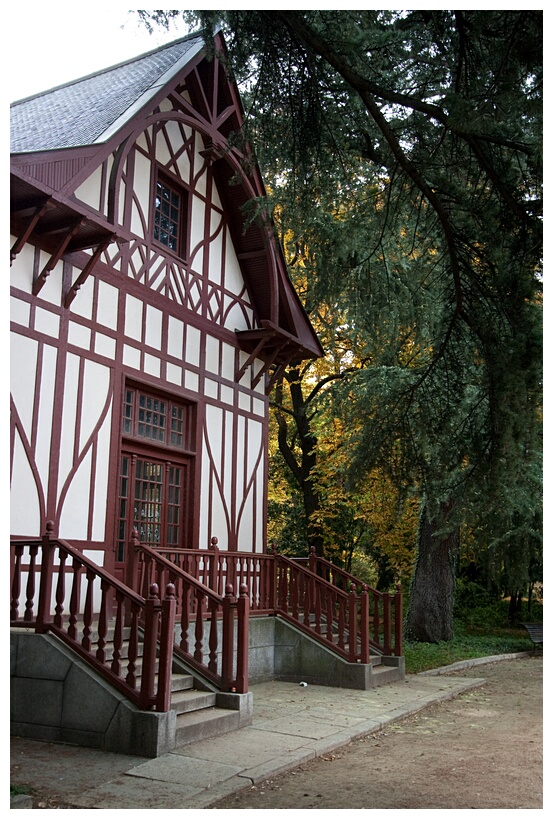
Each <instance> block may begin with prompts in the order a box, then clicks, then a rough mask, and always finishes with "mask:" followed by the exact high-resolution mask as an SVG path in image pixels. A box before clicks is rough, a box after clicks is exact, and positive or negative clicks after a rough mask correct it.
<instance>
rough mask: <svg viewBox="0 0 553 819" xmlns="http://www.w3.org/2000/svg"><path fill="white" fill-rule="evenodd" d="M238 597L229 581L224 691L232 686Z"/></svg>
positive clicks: (224, 608)
mask: <svg viewBox="0 0 553 819" xmlns="http://www.w3.org/2000/svg"><path fill="white" fill-rule="evenodd" d="M235 605H236V599H235V597H234V588H233V586H232V583H227V585H226V588H225V596H224V598H223V646H222V655H221V683H222V688H223V691H229V690H230V688H231V687H232V680H233V673H232V666H233V659H234V607H235Z"/></svg>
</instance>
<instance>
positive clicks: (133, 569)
mask: <svg viewBox="0 0 553 819" xmlns="http://www.w3.org/2000/svg"><path fill="white" fill-rule="evenodd" d="M139 549H140V540H139V539H138V531H137V530H136V529H133V530H132V532H131V537H130V540H129V552H128V555H127V569H126V573H125V583H126V584H127V586H129V587H130V588H131V589H132V590H133V591H135V592H138V593H140V589H139V587H138V583H139V579H138V560H139Z"/></svg>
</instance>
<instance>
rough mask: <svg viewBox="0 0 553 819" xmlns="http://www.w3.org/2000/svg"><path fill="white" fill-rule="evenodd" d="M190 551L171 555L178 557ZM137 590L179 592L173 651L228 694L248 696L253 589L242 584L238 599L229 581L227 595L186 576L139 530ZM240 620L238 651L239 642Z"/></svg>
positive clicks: (132, 553) (134, 548)
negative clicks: (164, 587)
mask: <svg viewBox="0 0 553 819" xmlns="http://www.w3.org/2000/svg"><path fill="white" fill-rule="evenodd" d="M183 551H184V550H171V552H170V554H171V555H173V556H175V555H177V554H178V553H181V554H182V552H183ZM128 571H129V577H130V578H132V582H133V586H134V587H135V588H137V589H143V588H147V587H148V586H150V585H151V584H152V583H157V584H158V585H162V584H165V583H170V584H171V585H172V586H174V588H175V596H176V601H177V618H178V622H177V628H176V632H175V639H174V643H173V650H174V652H175V654H176V655H177V656H180V657H181V658H182V659H183V660H184V661H185V662H186V663H188V664H189V665H190V666H191V667H192V668H193V669H195V670H196V671H198V672H199V673H201V674H202V675H203V676H204V677H206V678H207V679H208V680H209V681H210V682H212V683H213V684H214V685H216V686H217V687H218V688H219V689H221V690H222V691H234V692H236V693H239V694H244V693H246V692H247V691H248V629H249V613H250V601H249V590H248V588H247V586H246V585H245V584H241V585H240V590H239V595H238V597H235V595H234V586H233V584H231V583H229V582H227V583H226V586H225V593H224V595H221V594H218V593H217V592H216V591H214V590H213V589H212V588H210V587H209V586H208V585H207V584H206V583H205V582H201V581H200V580H199V579H198V578H196V577H194V576H193V575H192V574H190V573H188V572H187V571H185V570H184V569H183V568H182V567H181V565H179V563H178V562H176V561H172V560H170V559H168V558H167V557H165V556H164V554H162V553H161V552H160V551H158V550H157V549H152V548H150V547H149V546H146V545H144V544H141V543H140V542H139V540H138V533H137V532H136V530H134V531H133V535H132V537H131V549H130V550H129V562H128ZM235 620H236V652H235V646H234V640H235Z"/></svg>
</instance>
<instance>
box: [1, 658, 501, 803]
mask: <svg viewBox="0 0 553 819" xmlns="http://www.w3.org/2000/svg"><path fill="white" fill-rule="evenodd" d="M494 659H499V658H494ZM467 665H468V664H467ZM484 682H485V680H484V679H482V678H478V677H476V676H475V677H474V678H472V679H467V678H454V677H444V676H422V675H416V676H409V677H407V678H406V680H405V681H402V682H395V683H390V684H389V685H387V686H385V687H383V688H373V689H370V690H368V691H359V690H354V689H342V688H339V689H337V688H329V687H326V686H319V685H317V686H314V685H307V686H301V685H298V684H297V683H288V682H266V683H260V684H258V685H253V686H251V691H252V693H253V698H254V709H253V710H254V717H253V723H252V724H251V725H250V726H248V727H245V728H241V729H239V730H237V731H233V732H232V733H230V734H226V735H223V736H219V737H213V738H209V739H204V740H201V741H199V742H196V743H193V744H192V745H187V746H184V747H180V748H176V749H175V750H174V751H171V752H170V753H167V754H164V755H163V756H160V757H158V758H156V759H150V760H148V761H144V760H143V759H141V758H139V757H134V756H126V755H122V754H113V753H106V752H102V751H94V750H90V749H86V748H78V747H74V746H69V745H55V746H52V745H51V744H48V743H40V742H34V741H31V740H26V739H18V738H12V761H13V760H14V759H15V756H16V755H18V756H19V758H20V759H21V760H22V761H23V762H22V766H21V768H22V769H23V768H25V767H26V765H28V766H29V767H28V771H27V772H26V771H25V770H20V771H19V777H20V781H21V782H27V783H28V784H30V785H32V786H33V787H34V788H35V789H36V790H37V792H39V793H40V789H41V781H42V782H43V783H44V787H45V788H47V789H50V790H51V788H52V785H53V783H56V789H57V790H58V793H64V795H65V796H66V798H67V804H68V805H70V806H71V807H74V808H99V809H124V808H130V809H132V808H157V809H160V808H165V809H172V808H173V809H174V808H209V807H210V805H213V804H214V803H215V802H217V801H218V800H219V799H221V798H223V797H224V796H227V795H228V794H231V793H235V792H237V791H239V790H242V789H243V788H246V787H248V786H250V785H252V784H256V783H259V782H262V781H264V780H266V779H268V778H270V777H272V776H276V775H277V774H280V773H283V772H284V771H286V770H290V769H293V768H296V767H297V766H299V765H301V764H302V763H304V762H307V761H309V760H310V759H313V758H315V757H317V756H320V755H322V754H326V753H329V752H331V751H333V750H334V749H336V748H339V747H341V746H343V745H347V744H348V743H349V742H350V741H351V740H352V739H355V738H357V737H360V736H363V735H367V734H371V733H373V732H375V731H378V730H380V729H381V728H382V727H384V726H385V725H387V724H388V723H390V722H394V721H395V720H397V719H401V718H402V717H405V716H408V715H410V714H413V713H416V712H417V711H420V710H422V709H423V708H426V707H427V706H429V705H432V704H433V703H435V702H440V701H443V700H447V699H451V698H453V697H456V696H458V695H459V694H461V693H463V692H464V691H467V690H469V689H471V688H474V687H478V686H480V685H482V684H483V683H484ZM25 761H26V762H25ZM69 772H70V775H69ZM26 773H28V776H29V778H27V779H26V778H25V774H26ZM58 783H59V784H58ZM65 783H66V784H65ZM93 783H94V784H93ZM65 787H67V791H62V788H65Z"/></svg>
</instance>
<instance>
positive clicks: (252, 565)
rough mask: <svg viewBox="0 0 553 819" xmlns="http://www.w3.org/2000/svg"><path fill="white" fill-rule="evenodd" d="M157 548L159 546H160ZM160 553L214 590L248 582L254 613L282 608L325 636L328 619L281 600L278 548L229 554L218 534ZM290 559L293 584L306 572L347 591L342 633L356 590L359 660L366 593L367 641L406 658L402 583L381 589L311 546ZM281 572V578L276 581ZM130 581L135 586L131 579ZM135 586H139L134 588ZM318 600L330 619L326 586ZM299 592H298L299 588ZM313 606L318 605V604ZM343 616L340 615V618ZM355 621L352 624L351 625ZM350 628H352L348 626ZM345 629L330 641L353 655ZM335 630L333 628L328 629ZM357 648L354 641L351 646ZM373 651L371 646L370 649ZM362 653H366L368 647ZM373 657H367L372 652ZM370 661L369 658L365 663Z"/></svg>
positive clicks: (303, 580)
mask: <svg viewBox="0 0 553 819" xmlns="http://www.w3.org/2000/svg"><path fill="white" fill-rule="evenodd" d="M156 551H157V550H156ZM159 554H162V555H163V556H164V557H165V558H166V559H167V560H169V561H171V562H172V563H174V564H175V565H176V566H179V567H180V568H182V569H183V570H184V571H186V572H188V573H189V574H191V575H192V576H193V577H196V578H197V579H198V580H200V581H201V582H202V583H203V584H204V585H206V586H209V588H210V589H212V590H213V591H215V592H217V593H218V594H222V590H223V589H225V587H226V585H227V584H229V583H230V584H231V585H232V586H233V588H238V587H242V586H246V587H247V589H248V594H249V598H250V611H251V613H252V614H274V613H275V610H276V609H277V608H279V609H280V610H279V613H281V614H283V615H284V611H286V615H285V616H286V617H287V619H288V620H290V621H291V622H294V623H295V624H296V625H298V626H299V627H300V628H301V629H302V630H304V631H307V632H308V633H309V634H311V636H315V639H319V640H320V639H321V635H322V634H323V632H324V630H325V626H324V624H323V621H322V620H321V621H320V622H319V621H318V620H317V615H316V612H315V611H311V616H310V617H309V618H307V619H304V611H303V608H302V613H301V617H300V618H299V619H300V620H301V622H299V621H298V620H296V618H295V616H294V611H295V605H292V601H291V599H290V600H289V602H288V604H286V605H284V602H282V605H280V604H279V602H278V600H277V593H278V590H279V588H280V585H279V584H281V583H282V582H283V581H282V571H280V572H278V569H277V563H278V561H277V560H276V557H278V556H277V554H276V550H274V551H273V552H271V553H270V554H255V553H252V552H226V551H222V550H220V549H219V548H218V546H217V538H212V540H211V546H210V548H209V549H172V550H168V549H161V550H160V551H159ZM290 560H291V561H292V562H293V563H294V564H295V565H296V566H297V567H298V571H295V572H294V573H293V578H294V580H293V583H294V584H295V585H294V586H293V587H292V588H296V587H297V589H298V590H302V593H303V589H304V588H307V572H310V573H312V574H314V575H315V576H316V577H317V578H319V579H321V580H323V579H324V580H326V581H327V582H328V583H330V584H331V585H332V586H333V587H334V588H335V589H338V590H340V591H341V592H342V593H343V594H342V595H337V599H336V603H335V605H336V606H338V608H339V609H340V610H342V614H341V615H340V617H339V616H338V615H336V616H335V617H334V618H333V627H332V628H333V630H334V632H335V634H336V633H338V634H340V632H341V631H342V625H341V623H348V622H349V619H350V617H349V615H348V614H346V612H349V610H350V608H351V607H352V606H353V605H354V604H353V599H354V598H353V597H351V594H352V593H354V595H355V599H356V600H357V602H356V603H355V608H356V610H357V612H358V614H357V621H358V622H357V642H358V648H357V655H356V659H359V658H360V656H361V647H360V645H361V642H362V641H363V640H364V639H365V638H364V637H361V630H360V629H361V624H362V623H364V622H365V621H364V614H362V612H364V610H365V609H364V607H365V605H366V604H365V602H364V600H365V595H366V598H367V601H368V603H367V605H368V632H367V633H368V638H367V640H368V642H367V645H368V646H370V647H371V648H372V649H373V650H374V651H375V652H378V653H379V654H383V655H386V656H390V655H395V656H401V655H402V654H403V595H402V592H401V587H400V586H398V587H397V589H396V592H395V594H394V593H390V592H379V591H378V590H377V589H374V588H372V587H371V586H368V585H366V584H364V583H362V582H361V581H360V580H359V579H358V578H356V577H354V575H352V574H349V573H348V572H346V571H344V570H343V569H340V568H338V567H337V566H335V565H334V564H333V563H330V562H329V561H328V560H325V559H324V558H322V557H318V556H317V555H316V554H315V551H314V550H312V552H311V554H310V556H309V557H308V558H290ZM302 570H303V571H304V572H306V575H305V577H303V576H302V575H301V571H302ZM277 572H278V579H277ZM129 585H133V583H131V582H130V581H129ZM133 587H134V586H133ZM317 588H318V589H319V591H318V598H317V599H319V600H320V601H322V600H324V604H323V603H319V604H318V605H320V606H322V608H321V609H320V611H321V617H322V618H323V620H325V618H326V617H327V613H326V612H327V610H328V611H329V610H330V608H329V606H330V604H329V602H328V601H329V600H330V592H329V593H328V594H327V592H326V591H324V589H325V588H326V587H324V585H321V586H317ZM298 593H299V591H298ZM344 594H345V595H346V596H347V599H348V601H350V602H348V603H347V604H346V603H345V602H344V597H343V595H344ZM313 605H314V603H313ZM340 618H341V619H340ZM354 625H355V624H353V623H352V627H353V626H354ZM344 628H346V632H347V630H348V629H349V626H348V627H346V626H344ZM346 632H344V633H343V634H342V636H341V637H340V638H339V640H338V638H335V639H334V640H333V642H332V645H330V640H328V641H326V642H327V644H328V645H329V646H330V647H331V648H333V647H334V646H336V651H337V653H339V654H340V655H341V656H344V657H345V656H346V655H347V656H348V657H349V651H350V648H349V646H350V643H349V641H347V633H346ZM329 633H330V632H329ZM342 643H343V644H344V645H346V644H347V645H348V649H347V650H344V649H343V647H342ZM351 645H352V646H353V645H354V643H352V644H351ZM367 650H368V649H367ZM363 656H365V653H364V650H363ZM367 656H368V655H367ZM363 662H365V661H363Z"/></svg>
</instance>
